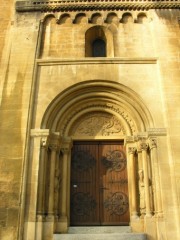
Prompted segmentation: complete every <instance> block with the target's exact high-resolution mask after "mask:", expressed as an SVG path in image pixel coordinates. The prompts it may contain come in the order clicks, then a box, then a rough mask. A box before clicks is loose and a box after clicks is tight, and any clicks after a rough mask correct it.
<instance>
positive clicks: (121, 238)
mask: <svg viewBox="0 0 180 240" xmlns="http://www.w3.org/2000/svg"><path fill="white" fill-rule="evenodd" d="M146 239H147V238H146V235H145V234H141V233H102V234H99V233H97V234H96V233H94V234H92V233H91V234H89V233H88V234H84V233H81V234H54V240H146Z"/></svg>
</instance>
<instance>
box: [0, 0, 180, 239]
mask: <svg viewBox="0 0 180 240" xmlns="http://www.w3.org/2000/svg"><path fill="white" fill-rule="evenodd" d="M0 10H1V13H2V14H1V19H2V21H3V24H2V29H3V30H2V31H1V33H0V56H1V59H2V61H1V89H2V90H1V92H0V94H1V105H0V116H1V118H0V119H1V120H0V133H1V134H0V169H1V171H0V186H1V187H0V191H1V192H0V226H1V235H0V238H1V239H3V240H4V239H8V240H10V239H12V240H14V239H18V229H19V228H20V229H21V230H23V227H22V226H23V219H24V210H25V209H26V208H28V206H29V205H28V202H27V201H26V200H25V196H26V187H27V186H26V177H28V159H30V158H29V156H30V155H29V153H30V149H29V147H28V146H29V138H28V137H27V136H29V132H28V131H29V129H30V128H40V126H41V121H42V117H43V114H44V112H45V110H46V108H47V107H48V105H49V104H50V102H51V101H52V100H53V99H54V98H55V97H56V96H57V95H58V94H59V93H61V92H62V91H63V90H64V89H66V88H67V87H69V86H71V85H73V84H75V83H78V82H83V81H87V80H94V81H95V80H96V79H104V80H111V81H116V82H119V83H121V84H124V85H126V86H128V87H129V88H131V89H133V90H134V91H135V92H136V93H138V94H139V96H140V97H141V98H142V99H143V101H144V103H145V104H146V106H147V107H148V108H149V110H150V112H151V114H152V116H153V118H154V123H155V126H156V127H167V130H168V135H167V137H165V140H164V139H160V140H159V168H160V173H161V184H162V196H163V209H164V214H165V224H164V223H163V224H162V225H161V224H159V225H158V226H157V228H159V229H160V230H159V237H158V238H157V239H162V238H163V237H164V239H170V238H173V239H174V240H175V239H178V236H179V235H180V229H179V224H180V222H179V216H180V188H179V183H180V160H179V159H180V158H179V156H180V148H179V140H180V127H179V126H180V111H179V105H178V104H179V102H180V82H179V77H180V27H179V22H178V17H179V12H178V11H176V10H172V11H171V10H161V11H154V10H150V11H149V12H148V13H147V19H146V18H145V21H144V22H143V23H140V22H138V21H137V19H138V12H137V13H134V12H133V13H132V17H133V21H131V19H132V18H129V19H130V20H129V22H128V23H127V22H126V20H127V18H126V20H124V21H122V22H121V23H119V24H118V27H117V24H116V19H115V20H114V22H112V23H111V24H110V22H108V21H111V20H110V18H109V20H108V21H107V22H106V23H104V22H103V21H102V19H99V20H98V18H95V17H94V18H92V21H91V23H88V19H87V17H86V16H84V15H83V16H81V17H79V18H75V17H74V19H75V20H74V23H72V20H71V18H70V17H69V16H68V15H67V16H62V18H60V19H59V23H58V24H56V22H55V19H54V18H53V17H51V18H49V19H47V20H46V21H47V24H44V27H43V29H44V31H43V30H42V32H41V31H40V29H39V21H40V19H42V18H43V17H44V15H45V14H44V13H42V14H41V13H16V14H15V16H14V3H13V1H11V2H10V1H8V3H7V1H3V3H2V4H1V6H0ZM120 15H121V17H120V16H119V18H120V19H123V18H122V15H123V14H122V13H121V14H120ZM106 18H107V14H106ZM111 19H112V18H111ZM93 21H94V22H93ZM95 21H96V22H95ZM98 21H99V22H98ZM134 21H135V22H136V23H134ZM108 23H109V25H108ZM96 24H97V25H102V24H103V26H104V27H105V28H106V31H107V32H111V34H112V36H113V37H112V39H113V40H112V44H113V46H110V48H111V50H110V52H111V53H112V54H111V55H110V56H109V57H113V56H115V57H118V58H129V59H135V58H138V59H139V60H140V61H139V62H138V63H137V62H133V63H130V62H129V63H128V62H126V63H123V62H121V61H120V60H119V62H116V63H115V64H114V63H113V62H111V61H109V62H108V61H99V62H98V63H95V64H94V63H93V62H91V61H88V60H87V59H86V61H84V60H83V58H84V56H85V33H86V31H87V29H89V28H90V27H91V26H94V25H96ZM38 34H40V35H38ZM40 36H42V37H41V40H39V44H40V51H39V55H38V58H39V59H40V60H39V62H38V66H36V65H34V64H35V62H34V60H35V54H36V49H37V43H38V39H40ZM67 58H68V60H67ZM69 58H71V59H69ZM156 58H157V61H156ZM79 59H81V61H79ZM152 59H154V60H153V61H151V60H152ZM34 66H35V68H34ZM30 99H31V100H30ZM23 184H24V185H23ZM28 193H29V192H28ZM28 193H27V194H28ZM27 200H28V198H27ZM24 204H25V205H24ZM27 217H28V216H27V215H26V218H27ZM147 232H148V234H149V239H156V237H154V236H153V233H151V229H150V228H149V229H147ZM20 235H21V232H20ZM20 235H19V239H20Z"/></svg>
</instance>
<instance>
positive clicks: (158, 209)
mask: <svg viewBox="0 0 180 240" xmlns="http://www.w3.org/2000/svg"><path fill="white" fill-rule="evenodd" d="M149 146H150V155H151V161H152V162H153V166H154V169H153V170H154V180H155V181H154V184H155V186H154V196H155V214H156V216H158V217H162V216H163V213H162V200H161V189H160V176H159V167H158V157H157V142H156V139H155V138H150V139H149Z"/></svg>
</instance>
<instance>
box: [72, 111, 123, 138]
mask: <svg viewBox="0 0 180 240" xmlns="http://www.w3.org/2000/svg"><path fill="white" fill-rule="evenodd" d="M117 134H118V135H125V129H124V127H123V126H122V124H121V122H120V121H119V120H118V119H117V118H116V117H114V116H112V115H111V114H105V113H104V114H102V113H92V114H88V115H87V116H86V117H85V119H83V120H82V121H81V122H80V123H79V124H78V125H77V126H76V127H75V129H74V130H73V135H74V136H77V135H81V136H82V135H83V136H96V135H100V136H110V135H117Z"/></svg>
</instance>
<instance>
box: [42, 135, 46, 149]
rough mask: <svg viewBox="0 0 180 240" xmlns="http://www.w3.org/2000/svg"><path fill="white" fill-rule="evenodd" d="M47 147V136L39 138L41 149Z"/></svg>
mask: <svg viewBox="0 0 180 240" xmlns="http://www.w3.org/2000/svg"><path fill="white" fill-rule="evenodd" d="M47 146H48V136H47V137H42V138H41V148H42V149H45V148H47Z"/></svg>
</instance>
